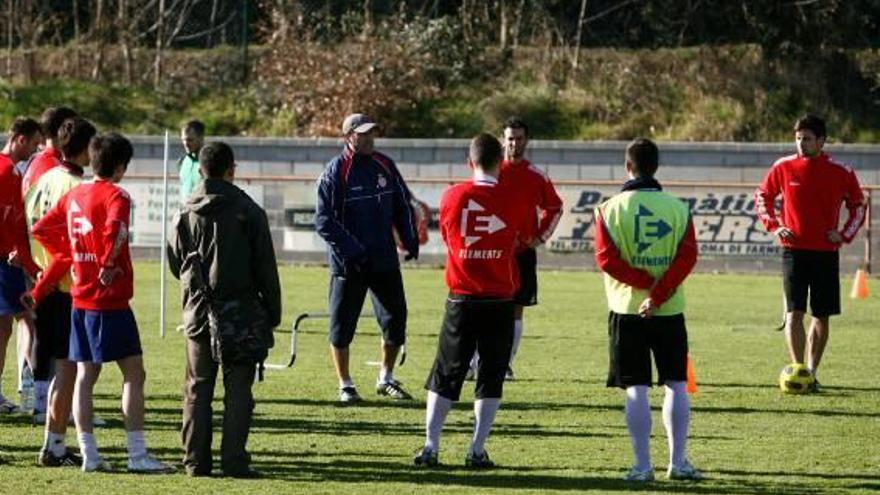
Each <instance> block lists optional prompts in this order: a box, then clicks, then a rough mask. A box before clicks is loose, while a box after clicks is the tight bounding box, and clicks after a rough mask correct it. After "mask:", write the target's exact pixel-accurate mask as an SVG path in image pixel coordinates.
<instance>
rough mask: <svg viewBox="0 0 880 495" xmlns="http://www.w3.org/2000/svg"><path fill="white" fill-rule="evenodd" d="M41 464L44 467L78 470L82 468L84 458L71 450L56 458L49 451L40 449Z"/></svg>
mask: <svg viewBox="0 0 880 495" xmlns="http://www.w3.org/2000/svg"><path fill="white" fill-rule="evenodd" d="M39 463H40V465H41V466H44V467H75V468H78V467H80V466H82V463H83V460H82V457H80V456H79V455H77V454H76V453H74V451H73V450H71V449H70V448H68V449H67V450H66V451H65V452H64V455H62V456H56V455H55V454H53V453H52V451H51V450H49V449H40V458H39Z"/></svg>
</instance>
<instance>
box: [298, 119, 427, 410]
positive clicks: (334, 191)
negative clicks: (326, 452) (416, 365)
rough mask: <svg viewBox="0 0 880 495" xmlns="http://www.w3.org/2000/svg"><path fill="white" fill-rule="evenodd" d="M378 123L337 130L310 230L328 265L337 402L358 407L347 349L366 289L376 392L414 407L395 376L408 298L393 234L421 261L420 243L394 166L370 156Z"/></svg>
mask: <svg viewBox="0 0 880 495" xmlns="http://www.w3.org/2000/svg"><path fill="white" fill-rule="evenodd" d="M375 127H376V123H375V122H374V121H373V120H372V119H371V118H370V117H368V116H366V115H363V114H352V115H349V116H348V117H346V119H345V121H344V122H343V124H342V134H343V138H344V140H345V149H344V150H343V151H342V153H341V154H340V155H338V156H336V157H335V158H333V160H331V161H330V163H329V164H328V165H327V167H326V168H325V169H324V173H323V174H321V177H320V179H318V203H317V208H316V212H315V229H316V230H317V232H318V235H320V236H321V237H322V238H323V239H324V241H326V242H327V245H328V256H329V259H330V304H329V306H330V308H329V309H330V311H329V312H330V338H329V340H330V352H331V355H332V357H333V363H334V365H335V367H336V375H337V377H338V379H339V400H340V401H341V402H342V403H344V404H350V403H354V402H358V401H360V400H361V397H360V395H359V394H358V392H357V389H356V388H355V386H354V382H352V379H351V374H350V373H349V369H348V363H349V344H351V341H352V338H353V337H354V332H355V329H356V328H357V322H358V318H359V316H360V313H361V308H362V307H363V304H364V298H365V297H366V294H367V290H368V289H369V291H370V294H371V297H372V300H373V309H374V311H375V313H376V319H377V320H378V322H379V326H380V327H381V328H382V368H381V369H380V371H379V378H378V380H377V382H376V392H377V393H378V394H379V395H386V396H389V397H392V398H394V399H411V398H412V397H411V396H410V395H409V394H408V393H407V392H406V391H404V390H403V389H402V388H401V385H400V382H398V381H396V380H395V379H394V376H393V375H392V371H393V369H394V361H395V359H396V358H397V354H398V352H399V351H400V347H401V346H402V345H403V344H404V342H405V339H406V314H407V311H406V298H405V296H404V292H403V279H402V278H401V274H400V261H399V259H398V255H397V247H396V245H395V239H394V232H395V231H396V232H397V235H398V237H399V239H400V241H401V244H402V245H403V247H404V249H405V250H406V257H405V260H410V259H415V258H418V255H419V242H418V234H417V232H416V226H415V221H414V211H413V210H412V207H411V206H410V194H409V189H408V188H407V186H406V183H405V182H404V181H403V177H401V175H400V172H398V170H397V166H396V165H395V164H394V161H392V160H391V159H390V158H389V157H387V156H385V155H383V154H382V153H379V152H377V151H375V149H374V143H373V139H374V132H375Z"/></svg>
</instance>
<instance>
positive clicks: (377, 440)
mask: <svg viewBox="0 0 880 495" xmlns="http://www.w3.org/2000/svg"><path fill="white" fill-rule="evenodd" d="M136 270H137V274H136V283H137V287H136V291H135V292H136V299H135V301H134V308H135V312H136V315H137V318H138V321H139V324H140V329H141V338H142V340H143V344H144V350H145V361H146V368H147V415H146V416H147V417H146V420H147V440H148V444H149V447H150V450H151V451H153V452H154V453H155V454H157V455H158V456H159V457H160V458H162V459H163V460H165V461H169V462H174V463H179V461H180V458H181V449H180V435H179V426H180V419H181V414H180V409H181V401H182V398H181V397H182V392H181V390H182V385H183V378H184V337H183V336H182V335H180V334H177V333H175V332H174V327H175V326H176V324H177V322H178V320H179V297H178V288H177V283H176V281H174V280H173V279H171V280H169V294H170V295H169V308H171V310H170V311H169V315H170V318H169V325H168V327H169V329H170V330H169V332H168V334H167V336H166V337H165V339H164V340H163V339H160V338H159V337H158V319H159V316H158V314H159V311H158V280H159V274H158V265H157V264H155V263H140V264H138V265H137V266H136ZM281 274H282V286H283V290H284V314H285V317H284V323H283V330H284V333H282V332H278V333H276V347H275V349H274V350H273V352H272V355H271V358H270V361H272V362H279V363H280V362H286V360H287V357H288V356H287V350H288V346H289V337H290V335H289V333H287V331H288V330H289V328H290V325H291V323H292V320H293V318H294V317H295V316H296V315H297V314H299V313H302V312H305V311H315V310H320V311H323V310H324V309H325V306H326V304H325V301H326V294H327V274H326V269H323V268H301V267H284V268H282V271H281ZM404 277H405V284H406V288H407V295H408V303H409V308H410V319H409V322H410V323H409V339H408V345H407V349H408V358H407V361H406V364H405V365H404V366H402V367H400V368H399V370H398V371H397V372H396V375H397V377H398V378H399V379H400V380H402V381H403V382H404V383H405V385H406V386H407V387H408V388H409V390H410V391H411V392H413V393H414V395H415V396H416V400H415V401H413V402H408V403H400V402H392V401H390V400H387V399H380V398H378V397H376V396H374V395H372V394H371V393H370V392H371V391H372V385H373V383H374V380H375V377H376V374H377V368H376V367H375V365H374V364H371V363H372V362H374V361H377V360H378V354H379V347H378V346H379V338H378V334H377V331H376V325H375V323H374V322H373V321H370V320H362V324H361V329H360V331H359V334H358V336H357V337H356V338H355V342H354V346H353V348H352V372H353V377H354V380H355V383H356V384H357V385H358V386H359V389H360V390H361V392H362V393H363V394H364V396H365V398H366V399H367V400H366V402H365V403H363V404H362V405H359V406H355V407H351V408H342V407H340V406H339V405H338V404H337V400H336V381H335V378H334V374H333V371H332V365H331V363H330V359H329V355H328V350H327V343H326V335H325V329H326V320H309V321H307V322H306V323H304V324H303V325H302V326H301V334H300V336H299V353H298V358H297V361H296V364H295V366H294V367H293V368H291V369H288V370H283V371H280V370H267V372H266V381H265V382H263V383H258V384H256V385H255V388H254V389H255V395H256V400H257V408H256V411H255V420H254V425H253V429H252V432H251V433H252V435H251V437H250V442H249V446H250V450H251V452H252V454H253V458H254V466H255V467H256V468H257V469H259V470H261V471H263V472H264V473H265V474H266V477H265V478H263V479H259V480H243V481H237V480H231V479H223V478H211V479H206V478H198V479H190V478H187V477H186V476H185V475H183V474H177V475H172V476H154V477H144V476H134V475H127V474H91V475H85V474H82V473H80V472H78V471H77V470H74V469H69V468H66V469H48V468H37V467H36V465H35V461H36V457H37V452H38V450H39V446H40V444H41V442H42V436H43V429H42V427H32V426H30V425H29V418H28V417H25V416H2V417H0V451H2V458H3V459H4V460H5V461H6V463H5V464H3V465H2V466H0V487H2V489H0V492H2V493H53V494H72V493H101V494H106V493H127V494H135V493H168V494H182V493H187V494H188V493H248V494H258V493H272V494H284V493H333V494H339V493H342V494H347V493H382V494H394V493H420V494H421V495H427V494H433V493H468V494H469V493H523V494H525V493H569V492H579V491H583V492H590V493H620V492H624V493H625V492H629V491H639V492H644V493H701V494H752V493H761V494H764V493H766V494H771V493H772V494H792V495H794V494H798V495H800V494H814V493H863V494H875V493H878V492H880V448H878V441H880V384H878V382H877V381H875V380H877V376H878V371H880V365H878V364H877V363H878V356H880V338H878V336H877V331H878V323H877V315H878V314H880V302H878V298H877V296H876V295H873V296H872V297H871V298H870V299H868V300H864V301H851V300H849V299H844V302H843V316H841V317H837V318H836V319H834V320H832V336H831V341H830V343H829V347H828V351H827V353H826V356H825V359H824V361H823V366H822V368H821V373H820V375H821V376H820V379H821V380H822V384H823V387H824V392H823V393H821V394H816V395H808V396H786V395H783V394H781V393H780V392H779V389H778V387H777V386H776V378H777V376H778V373H779V370H780V369H781V368H782V366H783V365H784V364H785V363H786V362H787V358H786V353H785V352H784V345H783V340H782V334H781V333H780V332H776V331H774V330H773V328H774V327H775V326H776V325H777V324H778V322H779V319H780V286H781V281H780V277H779V276H778V274H776V273H773V274H772V276H745V275H709V274H697V275H694V276H692V277H691V278H690V279H689V281H688V282H687V284H686V291H687V298H688V311H687V313H686V314H687V317H688V327H689V333H690V342H691V356H692V359H693V361H694V365H695V368H696V375H697V381H698V384H699V392H698V393H697V394H696V395H693V396H691V400H692V403H691V405H692V424H691V437H690V442H689V451H690V458H691V460H692V461H693V462H694V464H695V465H696V466H697V467H698V468H700V469H702V470H703V471H704V473H705V475H706V477H707V479H706V480H705V481H703V482H701V483H683V482H670V481H667V480H665V478H664V476H662V474H663V472H664V471H665V467H666V438H665V432H664V430H663V427H662V423H661V420H660V413H659V406H660V404H661V402H662V393H661V392H660V391H659V389H656V388H655V390H653V391H652V393H651V401H652V406H653V409H654V430H653V431H654V437H653V440H652V455H653V461H654V464H655V467H656V469H657V474H658V481H657V482H656V483H653V484H649V485H647V486H644V487H643V486H635V487H634V486H633V485H631V484H628V483H625V482H623V481H621V479H620V478H621V476H622V475H623V474H624V472H625V470H626V469H627V468H628V467H629V466H630V463H631V449H630V444H629V438H628V436H627V433H626V428H625V425H624V421H623V397H622V393H621V392H620V391H619V390H615V389H607V388H605V386H604V378H605V372H606V367H607V351H606V345H607V344H606V315H607V310H606V306H605V298H604V294H603V288H602V283H601V278H600V275H599V274H597V273H591V272H553V271H543V272H540V274H539V277H540V294H539V299H540V305H539V306H537V307H536V308H532V309H530V310H527V312H526V330H525V336H524V338H523V343H522V347H521V349H520V354H519V356H518V361H517V363H516V368H515V369H516V373H517V381H515V382H512V383H509V384H508V385H507V386H506V387H505V397H504V401H503V404H502V408H501V411H500V412H499V414H498V419H497V422H496V424H495V427H494V429H493V432H492V435H491V436H490V438H489V442H488V444H487V449H488V451H489V452H490V454H491V455H492V458H493V460H495V461H496V462H497V463H498V464H499V465H500V467H499V468H498V469H495V470H491V471H484V472H471V471H468V470H465V469H464V468H463V459H464V454H465V449H466V448H467V445H468V440H469V438H470V435H471V431H472V419H471V413H470V406H471V402H470V398H471V397H472V388H473V387H472V385H468V384H466V386H465V391H464V392H463V394H462V397H463V398H464V399H466V400H465V401H463V403H462V404H460V405H459V407H456V408H455V410H453V411H452V413H450V416H449V420H448V422H447V426H446V429H445V430H444V435H443V445H442V450H441V453H440V462H441V463H442V464H443V466H442V467H441V468H440V469H436V470H431V471H423V470H417V469H414V468H413V467H412V466H411V459H412V456H413V454H414V453H415V452H416V450H417V448H419V447H420V446H421V445H422V441H423V433H422V432H423V421H424V397H425V393H424V391H423V390H422V389H421V385H422V383H423V382H424V380H425V377H426V375H427V373H428V370H429V367H430V365H431V361H432V359H433V355H434V351H435V348H436V338H437V331H438V329H439V325H440V319H441V315H442V310H443V302H444V299H445V294H446V293H445V286H444V284H443V277H442V271H440V270H434V269H423V270H422V269H419V270H406V271H405V272H404ZM847 282H848V281H847ZM843 285H844V286H848V285H849V284H848V283H844V284H843ZM874 285H875V286H876V285H877V284H876V283H875V284H874ZM872 288H873V289H874V290H875V291H877V290H878V289H880V287H872ZM13 354H14V351H12V350H11V349H10V353H9V355H10V358H11V357H12V355H13ZM10 361H13V362H10V363H8V364H7V367H6V372H5V373H4V383H3V385H4V387H3V388H4V390H6V391H12V392H14V390H15V385H14V382H13V379H14V359H10ZM120 385H121V378H120V374H119V372H118V370H116V369H114V368H112V367H106V368H105V370H104V373H103V376H102V378H101V381H100V382H99V384H98V387H97V389H96V393H97V397H96V400H97V403H96V409H97V413H98V414H99V415H100V416H102V417H104V418H105V419H107V420H108V423H109V427H108V428H104V429H98V430H96V436H97V439H98V442H99V445H100V446H101V449H102V452H103V453H104V455H105V457H107V458H108V460H109V461H110V462H111V463H112V464H113V465H114V467H116V468H124V466H125V437H124V433H123V430H122V419H121V413H120V412H119V402H118V395H119V393H120ZM10 395H12V394H10ZM217 395H218V397H219V396H221V395H222V387H218V394H217ZM215 405H216V406H217V408H216V409H215V417H216V418H217V419H216V424H217V426H218V427H219V416H218V415H219V409H220V407H221V406H222V402H221V401H219V400H218V401H216V402H215ZM219 441H220V435H219V434H217V435H216V436H215V450H217V449H219ZM68 444H69V445H73V444H75V434H74V433H73V428H72V427H71V429H70V430H69V435H68ZM218 456H219V454H218ZM217 464H219V462H218V463H217ZM215 467H216V466H215Z"/></svg>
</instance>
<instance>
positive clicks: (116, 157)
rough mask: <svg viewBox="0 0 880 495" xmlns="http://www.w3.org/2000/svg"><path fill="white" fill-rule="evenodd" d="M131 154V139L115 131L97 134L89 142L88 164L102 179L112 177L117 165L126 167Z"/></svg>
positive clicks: (132, 152) (132, 153) (132, 151)
mask: <svg viewBox="0 0 880 495" xmlns="http://www.w3.org/2000/svg"><path fill="white" fill-rule="evenodd" d="M132 155H134V148H133V147H132V146H131V141H129V140H128V139H126V137H125V136H123V135H122V134H118V133H116V132H105V133H103V134H98V135H97V136H95V137H93V138H92V140H91V141H90V142H89V164H91V166H92V170H94V172H95V175H97V176H98V177H101V178H104V179H106V178H108V177H112V176H113V173H114V172H115V171H116V167H118V166H119V165H122V166H123V167H125V168H126V169H128V162H130V161H131V156H132Z"/></svg>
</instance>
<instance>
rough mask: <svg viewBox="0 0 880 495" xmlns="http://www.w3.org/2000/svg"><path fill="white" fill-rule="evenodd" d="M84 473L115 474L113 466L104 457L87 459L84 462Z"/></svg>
mask: <svg viewBox="0 0 880 495" xmlns="http://www.w3.org/2000/svg"><path fill="white" fill-rule="evenodd" d="M82 471H83V472H84V473H110V472H113V466H111V465H110V463H109V462H107V461H105V460H104V459H103V458H102V457H98V458H97V459H85V460H83V465H82Z"/></svg>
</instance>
